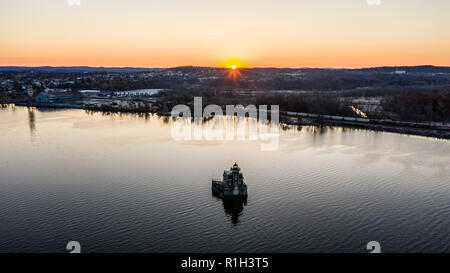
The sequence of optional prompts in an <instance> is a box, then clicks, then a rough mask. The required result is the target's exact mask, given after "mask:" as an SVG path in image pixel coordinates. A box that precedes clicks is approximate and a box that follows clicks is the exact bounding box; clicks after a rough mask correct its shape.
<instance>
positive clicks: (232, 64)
mask: <svg viewBox="0 0 450 273" xmlns="http://www.w3.org/2000/svg"><path fill="white" fill-rule="evenodd" d="M222 67H224V68H227V69H229V70H234V71H237V70H239V68H241V67H245V65H244V63H243V62H242V61H241V60H240V59H238V58H230V59H228V60H226V61H224V62H223V63H222Z"/></svg>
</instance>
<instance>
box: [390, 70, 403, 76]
mask: <svg viewBox="0 0 450 273" xmlns="http://www.w3.org/2000/svg"><path fill="white" fill-rule="evenodd" d="M392 74H396V75H405V74H406V70H395V71H394V72H393V73H392Z"/></svg>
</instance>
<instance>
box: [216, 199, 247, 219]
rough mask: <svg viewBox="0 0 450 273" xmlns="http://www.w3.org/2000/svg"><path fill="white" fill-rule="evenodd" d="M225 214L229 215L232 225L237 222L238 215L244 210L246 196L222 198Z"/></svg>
mask: <svg viewBox="0 0 450 273" xmlns="http://www.w3.org/2000/svg"><path fill="white" fill-rule="evenodd" d="M222 204H223V208H224V210H225V214H226V215H229V216H230V217H231V222H232V223H233V225H237V224H238V223H239V217H240V216H241V215H242V212H243V211H244V206H247V197H241V198H230V199H222Z"/></svg>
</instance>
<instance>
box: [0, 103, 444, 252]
mask: <svg viewBox="0 0 450 273" xmlns="http://www.w3.org/2000/svg"><path fill="white" fill-rule="evenodd" d="M300 129H301V130H300ZM170 132H171V120H170V119H164V118H158V117H156V116H147V117H145V116H144V117H139V116H136V115H115V116H111V115H102V114H100V113H95V114H88V113H86V112H85V111H82V110H64V111H59V110H58V111H42V110H41V111H39V110H33V109H27V108H22V107H15V108H11V107H10V108H4V109H0V252H66V250H65V246H66V244H67V242H68V241H70V240H76V241H79V242H80V243H81V245H82V250H83V251H86V252H91V251H92V252H191V251H193V252H367V251H366V249H365V248H366V244H367V242H369V241H372V240H376V241H379V242H380V243H381V247H382V251H383V252H450V246H449V245H450V167H449V166H450V142H449V141H446V140H437V139H432V138H424V137H415V136H406V135H397V134H391V133H381V132H371V131H363V130H348V129H346V130H343V129H338V128H334V129H332V128H324V129H318V128H315V127H304V128H297V127H291V128H286V130H285V131H281V137H280V147H279V149H278V150H277V151H273V152H262V151H261V149H260V144H261V143H260V142H258V141H249V140H244V141H237V140H236V141H220V142H219V141H215V142H210V141H192V142H176V141H174V140H172V138H171V134H170ZM235 161H236V162H238V163H239V165H240V167H241V168H242V171H243V172H244V176H245V179H246V183H247V185H248V187H249V197H248V200H247V203H246V204H240V203H231V204H230V203H224V202H223V201H222V200H220V199H217V198H215V197H213V196H212V195H211V189H210V181H211V177H212V176H215V177H217V176H220V175H221V173H222V172H223V170H224V169H227V168H229V167H230V166H231V165H232V164H233V163H234V162H235Z"/></svg>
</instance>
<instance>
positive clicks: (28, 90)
mask: <svg viewBox="0 0 450 273" xmlns="http://www.w3.org/2000/svg"><path fill="white" fill-rule="evenodd" d="M27 94H28V97H32V96H33V95H34V92H33V85H31V84H30V85H28V86H27Z"/></svg>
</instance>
